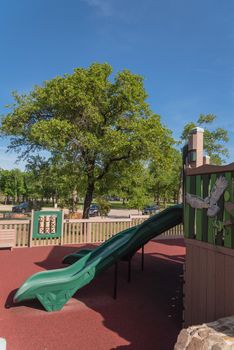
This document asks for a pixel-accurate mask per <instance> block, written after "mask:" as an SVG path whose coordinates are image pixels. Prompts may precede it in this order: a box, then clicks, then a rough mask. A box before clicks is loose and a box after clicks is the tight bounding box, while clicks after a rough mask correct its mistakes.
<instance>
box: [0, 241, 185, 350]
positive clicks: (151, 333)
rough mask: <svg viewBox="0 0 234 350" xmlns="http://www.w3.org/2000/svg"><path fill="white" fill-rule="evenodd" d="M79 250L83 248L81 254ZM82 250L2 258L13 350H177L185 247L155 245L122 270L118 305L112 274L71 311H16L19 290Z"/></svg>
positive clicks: (3, 321) (1, 326)
mask: <svg viewBox="0 0 234 350" xmlns="http://www.w3.org/2000/svg"><path fill="white" fill-rule="evenodd" d="M79 248H80V246H79ZM76 250H77V246H74V245H73V246H63V247H35V248H18V249H14V250H13V252H11V251H10V250H0V283H1V285H0V298H1V301H0V337H3V338H6V340H7V350H63V349H66V350H114V349H116V350H117V349H118V350H125V349H126V350H151V349H152V350H172V349H173V346H174V344H175V342H176V337H177V335H178V332H179V330H180V328H181V321H182V281H181V275H182V269H183V261H184V255H185V248H184V242H183V240H182V239H177V240H172V239H168V240H163V241H162V240H160V241H151V242H150V243H148V244H147V245H146V246H145V269H144V272H142V271H141V254H140V252H139V253H137V254H136V255H135V256H134V258H133V260H132V280H131V283H128V282H127V268H128V266H127V263H126V262H121V263H120V264H119V273H118V296H117V300H114V299H113V298H112V294H113V281H114V269H113V267H111V268H110V269H109V270H107V271H106V272H104V273H103V274H101V275H100V276H99V277H97V278H96V279H95V280H94V281H92V282H91V283H90V284H89V285H87V286H86V287H84V288H83V289H81V290H80V291H78V292H77V293H76V294H75V295H74V297H73V298H72V299H70V301H69V302H68V303H67V304H66V305H65V307H64V308H63V309H62V310H61V311H58V312H52V313H48V312H46V311H44V310H43V309H42V307H41V306H40V304H39V303H38V302H37V301H30V302H28V303H27V304H26V303H25V304H23V305H22V304H21V305H13V304H12V297H13V295H14V293H15V290H16V289H17V288H18V287H19V286H20V285H21V284H22V283H23V282H24V281H25V279H26V278H27V277H29V276H30V275H31V274H32V273H35V272H38V271H41V270H49V269H54V268H60V267H64V266H63V265H62V264H61V260H62V258H63V256H64V255H66V254H68V253H71V252H74V251H76Z"/></svg>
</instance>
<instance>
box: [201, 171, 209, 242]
mask: <svg viewBox="0 0 234 350" xmlns="http://www.w3.org/2000/svg"><path fill="white" fill-rule="evenodd" d="M209 183H210V176H209V175H202V184H203V191H202V196H203V198H204V199H205V198H206V197H208V196H209ZM202 225H203V229H202V240H203V241H204V242H207V241H208V216H207V209H202Z"/></svg>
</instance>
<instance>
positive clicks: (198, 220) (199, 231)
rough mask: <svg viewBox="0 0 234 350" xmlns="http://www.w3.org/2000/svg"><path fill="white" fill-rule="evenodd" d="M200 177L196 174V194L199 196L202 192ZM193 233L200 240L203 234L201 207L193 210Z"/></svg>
mask: <svg viewBox="0 0 234 350" xmlns="http://www.w3.org/2000/svg"><path fill="white" fill-rule="evenodd" d="M202 192H203V191H202V177H201V176H200V175H197V176H196V195H197V196H199V197H201V198H202V196H203V193H202ZM195 234H196V239H197V240H199V241H201V240H202V236H203V223H202V209H196V210H195Z"/></svg>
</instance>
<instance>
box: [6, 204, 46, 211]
mask: <svg viewBox="0 0 234 350" xmlns="http://www.w3.org/2000/svg"><path fill="white" fill-rule="evenodd" d="M32 209H35V210H40V209H41V206H40V204H39V203H35V204H33V203H32V202H23V203H20V204H19V205H15V206H14V207H12V212H13V213H29V212H30V211H31V210H32Z"/></svg>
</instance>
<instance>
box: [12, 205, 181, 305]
mask: <svg viewBox="0 0 234 350" xmlns="http://www.w3.org/2000/svg"><path fill="white" fill-rule="evenodd" d="M181 222H182V205H176V206H173V207H170V208H167V209H165V210H164V211H162V212H160V213H159V214H156V215H154V216H152V217H150V218H149V219H147V220H146V221H144V222H143V223H142V224H140V225H138V226H135V227H132V228H129V229H127V230H125V231H122V232H120V233H118V234H117V235H115V236H113V237H112V238H110V239H109V240H108V241H106V242H104V243H103V244H102V245H100V246H99V247H97V248H96V249H94V250H92V251H90V252H87V254H85V255H84V256H83V257H82V258H81V259H79V260H78V261H77V262H75V263H74V264H72V265H71V266H68V267H66V268H63V269H57V270H50V271H43V272H39V273H36V274H35V275H32V276H31V277H29V278H28V279H27V280H26V281H25V282H24V284H23V285H22V286H21V287H20V288H19V289H18V291H17V293H16V294H15V296H14V302H15V303H18V302H21V301H23V300H29V299H36V298H37V299H38V300H39V301H40V302H41V304H42V305H43V306H44V308H45V309H46V310H47V311H55V310H60V309H61V308H62V307H63V306H64V305H65V304H66V302H67V301H68V300H69V299H70V298H71V297H72V296H73V294H74V293H75V292H76V291H77V290H79V289H80V288H82V287H83V286H85V285H86V284H88V283H89V282H91V281H92V279H93V278H94V277H95V276H96V275H97V274H98V273H100V272H102V271H103V270H105V269H106V268H107V267H109V266H111V265H112V264H114V263H115V262H117V261H119V260H120V259H121V258H123V257H124V256H126V255H131V254H134V252H136V251H137V250H138V249H139V248H140V247H142V246H143V245H144V244H146V243H147V242H148V241H149V240H151V239H152V238H154V237H156V236H158V235H160V234H161V233H163V232H164V231H167V230H168V229H170V228H171V227H173V226H176V225H178V224H180V223H181Z"/></svg>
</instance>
